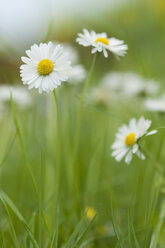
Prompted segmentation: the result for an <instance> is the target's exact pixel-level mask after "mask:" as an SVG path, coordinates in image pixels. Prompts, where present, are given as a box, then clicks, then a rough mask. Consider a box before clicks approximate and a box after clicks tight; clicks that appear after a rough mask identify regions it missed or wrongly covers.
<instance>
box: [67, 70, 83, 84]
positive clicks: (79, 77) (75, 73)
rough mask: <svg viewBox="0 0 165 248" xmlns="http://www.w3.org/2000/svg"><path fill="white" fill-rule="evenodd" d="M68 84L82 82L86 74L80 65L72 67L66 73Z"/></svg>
mask: <svg viewBox="0 0 165 248" xmlns="http://www.w3.org/2000/svg"><path fill="white" fill-rule="evenodd" d="M67 74H68V81H67V82H68V83H70V84H77V83H81V82H83V81H84V79H85V78H86V75H87V72H86V70H85V68H84V67H83V66H82V65H73V66H72V68H71V69H70V70H69V71H68V72H67Z"/></svg>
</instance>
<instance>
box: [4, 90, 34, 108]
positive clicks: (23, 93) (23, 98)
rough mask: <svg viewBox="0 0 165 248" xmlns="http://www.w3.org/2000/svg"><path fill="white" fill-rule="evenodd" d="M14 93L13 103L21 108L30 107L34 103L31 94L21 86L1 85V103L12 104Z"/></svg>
mask: <svg viewBox="0 0 165 248" xmlns="http://www.w3.org/2000/svg"><path fill="white" fill-rule="evenodd" d="M11 93H12V97H13V101H14V102H15V103H16V104H18V105H19V106H20V107H28V106H30V105H31V103H32V97H31V95H30V94H29V92H28V91H27V90H26V89H24V88H23V87H20V86H18V85H17V86H11V85H1V86H0V103H1V104H4V103H7V102H10V94H11Z"/></svg>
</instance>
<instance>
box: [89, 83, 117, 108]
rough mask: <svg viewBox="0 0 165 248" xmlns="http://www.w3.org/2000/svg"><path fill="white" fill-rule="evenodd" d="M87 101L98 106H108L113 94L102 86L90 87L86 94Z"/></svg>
mask: <svg viewBox="0 0 165 248" xmlns="http://www.w3.org/2000/svg"><path fill="white" fill-rule="evenodd" d="M88 97H89V101H90V102H91V103H92V104H96V105H100V106H105V107H107V106H109V105H110V103H111V100H112V99H114V98H113V94H111V92H110V91H109V90H107V89H105V88H103V87H100V86H99V87H97V88H91V90H90V91H89V94H88Z"/></svg>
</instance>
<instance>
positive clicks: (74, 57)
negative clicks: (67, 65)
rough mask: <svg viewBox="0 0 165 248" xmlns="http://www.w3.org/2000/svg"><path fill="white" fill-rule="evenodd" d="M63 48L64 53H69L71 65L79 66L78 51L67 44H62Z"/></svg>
mask: <svg viewBox="0 0 165 248" xmlns="http://www.w3.org/2000/svg"><path fill="white" fill-rule="evenodd" d="M61 46H62V47H63V49H64V52H65V53H68V57H69V59H70V61H71V64H77V63H78V61H79V55H78V52H77V49H76V48H75V47H74V46H72V45H71V44H69V43H66V42H64V43H61Z"/></svg>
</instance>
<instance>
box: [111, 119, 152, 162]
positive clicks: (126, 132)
mask: <svg viewBox="0 0 165 248" xmlns="http://www.w3.org/2000/svg"><path fill="white" fill-rule="evenodd" d="M151 122H152V121H151V120H145V119H144V117H143V116H142V117H141V118H140V119H139V120H136V119H135V118H132V119H131V120H130V122H129V124H128V125H122V126H121V127H120V128H119V130H118V133H117V134H116V140H115V142H114V143H113V145H112V147H111V148H112V149H113V152H112V156H113V157H115V159H116V161H118V162H119V161H121V160H122V159H123V158H124V157H125V162H126V163H127V164H129V163H130V162H131V160H132V156H133V154H136V155H137V156H138V157H139V158H141V159H143V160H144V159H145V156H144V155H143V154H142V152H141V151H140V149H139V144H138V141H139V140H140V138H141V137H142V136H148V135H152V134H155V133H156V132H157V131H156V130H153V131H151V132H147V130H148V129H149V128H150V126H151Z"/></svg>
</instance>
